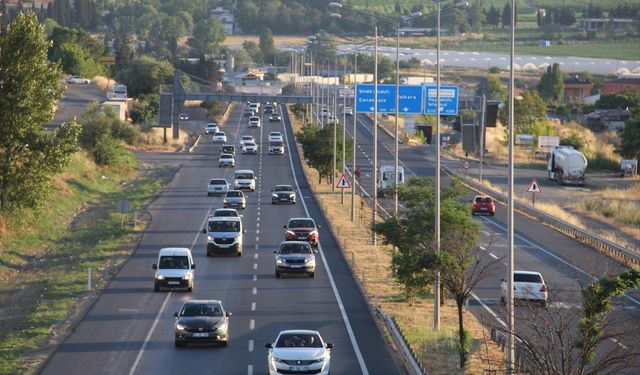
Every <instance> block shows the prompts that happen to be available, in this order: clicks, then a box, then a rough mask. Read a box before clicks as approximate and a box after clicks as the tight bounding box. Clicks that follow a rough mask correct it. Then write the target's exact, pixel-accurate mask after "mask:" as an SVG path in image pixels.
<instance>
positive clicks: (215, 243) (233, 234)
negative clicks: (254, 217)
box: [202, 190, 245, 256]
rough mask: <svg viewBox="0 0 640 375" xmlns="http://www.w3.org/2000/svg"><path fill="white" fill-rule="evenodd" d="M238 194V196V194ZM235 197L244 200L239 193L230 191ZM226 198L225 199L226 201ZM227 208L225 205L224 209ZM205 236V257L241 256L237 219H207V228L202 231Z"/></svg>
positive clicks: (241, 232) (241, 248)
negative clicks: (220, 255) (216, 255)
mask: <svg viewBox="0 0 640 375" xmlns="http://www.w3.org/2000/svg"><path fill="white" fill-rule="evenodd" d="M238 193H239V194H238ZM229 194H234V195H235V196H236V197H242V198H244V195H242V192H241V191H234V190H232V191H230V192H228V193H227V195H229ZM226 199H227V197H225V201H226ZM226 207H227V205H226V203H225V208H226ZM202 233H206V234H207V256H212V255H215V254H234V255H237V256H242V250H243V234H244V233H245V229H244V227H243V226H242V219H241V218H239V217H232V216H226V217H213V216H211V217H209V218H208V219H207V227H206V228H204V229H202Z"/></svg>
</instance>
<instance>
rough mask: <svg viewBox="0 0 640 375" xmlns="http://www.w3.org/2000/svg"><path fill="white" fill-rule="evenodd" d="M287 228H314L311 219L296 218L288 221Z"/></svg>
mask: <svg viewBox="0 0 640 375" xmlns="http://www.w3.org/2000/svg"><path fill="white" fill-rule="evenodd" d="M289 228H315V224H314V223H313V220H311V219H296V220H290V221H289Z"/></svg>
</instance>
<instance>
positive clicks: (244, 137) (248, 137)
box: [240, 135, 256, 143]
mask: <svg viewBox="0 0 640 375" xmlns="http://www.w3.org/2000/svg"><path fill="white" fill-rule="evenodd" d="M244 141H251V142H255V141H256V139H255V138H253V136H252V135H243V136H242V139H241V140H240V143H244Z"/></svg>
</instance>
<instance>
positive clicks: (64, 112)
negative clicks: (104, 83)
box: [45, 81, 106, 128]
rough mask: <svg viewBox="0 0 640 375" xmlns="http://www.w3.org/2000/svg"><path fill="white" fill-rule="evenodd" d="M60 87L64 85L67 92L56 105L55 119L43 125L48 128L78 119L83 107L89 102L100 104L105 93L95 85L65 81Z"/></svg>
mask: <svg viewBox="0 0 640 375" xmlns="http://www.w3.org/2000/svg"><path fill="white" fill-rule="evenodd" d="M62 85H65V86H66V87H67V90H66V91H65V93H64V95H63V96H62V99H60V102H59V103H58V109H57V110H56V114H55V117H54V118H53V120H52V121H51V122H50V123H48V124H46V125H45V126H46V127H48V128H52V127H56V126H58V125H60V124H62V123H63V122H66V121H70V120H73V118H74V117H78V118H79V117H80V116H82V114H83V113H84V110H85V107H86V106H87V105H89V104H90V103H91V102H94V101H95V102H98V103H101V102H103V101H104V100H105V98H106V96H105V93H104V92H103V91H102V90H100V88H99V87H98V86H97V85H96V84H95V83H90V84H88V85H84V84H71V83H66V81H65V82H63V83H62Z"/></svg>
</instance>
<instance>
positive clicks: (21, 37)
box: [0, 13, 80, 211]
mask: <svg viewBox="0 0 640 375" xmlns="http://www.w3.org/2000/svg"><path fill="white" fill-rule="evenodd" d="M50 44H51V43H50V42H48V41H47V40H46V38H45V34H44V27H43V26H42V25H40V24H39V23H38V19H37V17H36V15H35V14H34V13H21V14H19V15H18V16H17V18H16V19H15V20H14V22H13V23H12V24H10V25H9V27H8V28H7V30H6V31H5V32H4V33H3V34H0V77H2V78H0V92H1V93H2V95H0V124H2V126H0V210H1V211H8V210H13V209H17V208H22V207H36V206H37V205H38V204H39V203H41V202H43V201H44V200H45V199H46V198H47V197H48V194H49V192H50V191H52V189H51V185H52V177H53V176H54V175H55V174H56V173H59V172H60V171H62V169H63V168H64V167H65V165H66V164H67V162H68V159H69V156H70V155H71V154H72V153H73V152H75V151H76V150H77V138H78V133H79V130H80V129H79V126H78V125H77V124H76V123H75V122H71V123H67V124H63V125H61V126H60V127H58V128H57V129H56V130H55V131H53V132H47V131H44V130H43V128H42V126H43V125H44V124H45V123H47V122H49V121H51V119H53V115H54V107H55V105H56V104H57V102H58V100H59V99H60V98H61V96H62V93H63V89H62V88H61V87H60V78H61V73H60V70H59V67H58V66H57V65H56V64H51V63H50V62H49V61H48V60H47V49H48V48H49V46H50Z"/></svg>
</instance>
